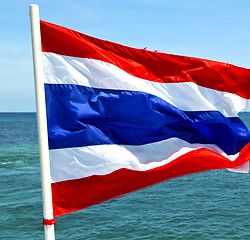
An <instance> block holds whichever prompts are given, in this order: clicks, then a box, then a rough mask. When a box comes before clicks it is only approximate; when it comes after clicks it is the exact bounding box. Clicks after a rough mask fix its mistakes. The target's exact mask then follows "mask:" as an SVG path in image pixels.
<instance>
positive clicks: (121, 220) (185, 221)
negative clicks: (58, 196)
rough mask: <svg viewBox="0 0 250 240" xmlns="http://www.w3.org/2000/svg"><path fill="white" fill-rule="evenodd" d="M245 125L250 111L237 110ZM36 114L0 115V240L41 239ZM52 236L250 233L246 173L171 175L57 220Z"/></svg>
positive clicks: (233, 235)
mask: <svg viewBox="0 0 250 240" xmlns="http://www.w3.org/2000/svg"><path fill="white" fill-rule="evenodd" d="M240 117H241V119H242V120H243V121H244V122H245V124H246V125H247V126H248V128H249V129H250V113H241V114H240ZM42 218H43V217H42V196H41V187H40V168H39V153H38V142H37V128H36V115H35V113H0V239H18V240H19V239H35V240H36V239H44V234H43V225H42ZM55 229H56V239H117V240H119V239H162V240H163V239H185V240H186V239H199V240H200V239H209V240H211V239H230V240H231V239H241V240H245V239H250V175H249V174H241V173H232V172H229V171H227V170H225V169H223V170H216V171H209V172H203V173H198V174H193V175H189V176H184V177H181V178H176V179H172V180H170V181H166V182H163V183H160V184H158V185H155V186H153V187H149V188H146V189H143V190H141V191H137V192H135V193H131V194H128V195H126V196H124V197H123V198H117V199H113V200H110V201H108V202H104V203H102V204H99V205H96V206H92V207H90V208H87V209H84V210H82V211H79V212H76V213H71V214H68V215H65V216H62V217H59V218H57V225H56V227H55Z"/></svg>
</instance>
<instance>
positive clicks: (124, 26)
mask: <svg viewBox="0 0 250 240" xmlns="http://www.w3.org/2000/svg"><path fill="white" fill-rule="evenodd" d="M32 3H35V4H38V5H39V8H40V17H41V19H42V20H44V21H48V22H52V23H55V24H58V25H62V26H64V27H68V28H72V29H74V30H77V31H80V32H82V33H85V34H88V35H91V36H94V37H98V38H101V39H105V40H109V41H113V42H118V43H121V44H124V45H127V46H131V47H136V48H144V47H147V49H149V50H158V51H161V52H166V53H173V54H178V55H186V56H193V57H200V58H206V59H211V60H217V61H222V62H228V63H231V64H234V65H237V66H242V67H246V68H250V60H249V58H250V1H249V0H240V1H239V0H209V1H201V0H175V1H173V0H151V1H150V0H134V1H132V0H124V1H123V0H119V1H117V0H116V1H109V0H96V1H95V0H93V1H90V0H88V1H85V0H74V1H70V0H67V1H66V0H60V1H59V0H58V1H56V0H54V1H53V0H40V1H35V0H34V1H28V0H11V1H10V0H1V2H0V29H1V37H0V63H1V64H0V83H1V87H0V112H13V111H14V112H22V111H25V112H34V111H35V94H34V84H33V65H32V52H31V34H30V22H29V5H30V4H32Z"/></svg>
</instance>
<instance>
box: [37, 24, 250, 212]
mask: <svg viewBox="0 0 250 240" xmlns="http://www.w3.org/2000/svg"><path fill="white" fill-rule="evenodd" d="M41 38H42V51H43V69H44V81H45V98H46V111H47V124H48V137H49V139H48V142H49V156H50V165H51V183H52V199H53V211H54V216H59V215H62V214H65V213H69V212H72V211H77V210H80V209H83V208H85V207H88V206H91V205H94V204H97V203H100V202H103V201H105V200H108V199H111V198H113V197H116V196H119V195H123V194H126V193H128V192H132V191H135V190H137V189H141V188H144V187H146V186H149V185H152V184H156V183H158V182H161V181H164V180H166V179H170V178H174V177H179V176H182V175H185V174H191V173H196V172H200V171H206V170H212V169H220V168H238V167H240V166H241V167H240V168H239V169H238V170H239V171H247V170H248V165H247V163H248V160H249V158H250V154H249V151H250V145H249V142H250V133H249V131H248V129H247V127H246V126H245V125H244V124H243V122H242V121H241V120H240V119H239V117H238V115H237V114H238V112H239V111H241V110H242V109H243V108H245V107H246V104H247V99H249V98H250V91H249V89H250V71H249V70H248V69H245V68H240V67H236V66H232V65H230V64H226V63H219V62H215V61H209V60H203V59H198V58H192V57H184V56H176V55H170V54H164V53H158V52H151V51H146V50H144V49H135V48H131V47H126V46H123V45H120V44H116V43H112V42H109V41H104V40H100V39H96V38H93V37H90V36H87V35H84V34H81V33H79V32H76V31H73V30H70V29H66V28H63V27H60V26H57V25H54V24H51V23H47V22H43V21H41ZM235 170H236V171H237V169H235Z"/></svg>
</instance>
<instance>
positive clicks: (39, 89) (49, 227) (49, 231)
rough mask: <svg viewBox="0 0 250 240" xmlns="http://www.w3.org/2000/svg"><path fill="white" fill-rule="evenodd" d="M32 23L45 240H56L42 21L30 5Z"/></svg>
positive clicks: (36, 10)
mask: <svg viewBox="0 0 250 240" xmlns="http://www.w3.org/2000/svg"><path fill="white" fill-rule="evenodd" d="M30 22H31V36H32V50H33V66H34V78H35V92H36V109H37V128H38V140H39V153H40V169H41V185H42V199H43V218H44V221H43V224H44V235H45V240H54V239H55V232H54V224H55V221H54V218H53V206H52V193H51V176H50V163H49V149H48V133H47V119H46V106H45V94H44V81H43V70H42V48H41V33H40V19H39V7H38V5H36V4H32V5H30Z"/></svg>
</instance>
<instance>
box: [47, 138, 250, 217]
mask: <svg viewBox="0 0 250 240" xmlns="http://www.w3.org/2000/svg"><path fill="white" fill-rule="evenodd" d="M249 159H250V143H249V144H248V145H247V146H245V147H244V149H243V150H242V151H241V152H240V155H239V157H238V158H237V159H236V161H234V162H231V161H230V160H228V159H227V158H225V157H223V156H221V155H219V154H217V153H214V152H212V151H210V150H207V149H199V150H195V151H193V152H190V153H187V154H185V155H183V156H181V157H179V158H177V159H176V160H174V161H173V162H171V163H169V164H167V165H165V166H162V167H158V168H155V169H152V170H149V171H145V172H141V171H134V170H128V169H120V170H117V171H115V172H112V173H110V174H108V175H103V176H91V177H87V178H82V179H76V180H69V181H63V182H57V183H53V184H52V198H53V209H54V216H55V217H58V216H60V215H63V214H66V213H70V212H74V211H77V210H81V209H84V208H86V207H89V206H92V205H95V204H98V203H101V202H103V201H106V200H109V199H111V198H114V197H117V196H120V195H123V194H126V193H129V192H133V191H136V190H138V189H141V188H144V187H147V186H150V185H152V184H156V183H159V182H161V181H164V180H167V179H170V178H175V177H180V176H183V175H186V174H191V173H197V172H201V171H207V170H213V169H221V168H234V167H238V166H240V165H242V164H244V163H245V162H247V161H249Z"/></svg>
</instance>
